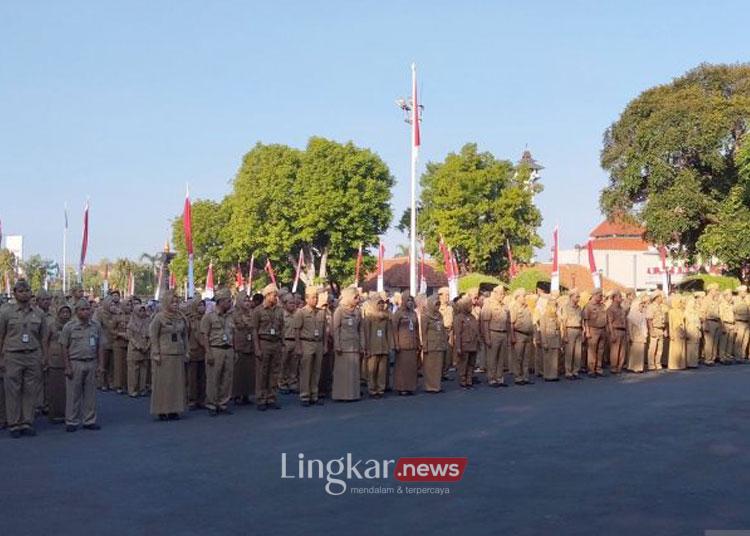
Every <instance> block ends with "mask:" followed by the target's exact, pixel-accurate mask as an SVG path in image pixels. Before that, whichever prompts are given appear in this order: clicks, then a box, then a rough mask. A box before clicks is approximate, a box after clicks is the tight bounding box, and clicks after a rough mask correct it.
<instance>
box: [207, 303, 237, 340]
mask: <svg viewBox="0 0 750 536" xmlns="http://www.w3.org/2000/svg"><path fill="white" fill-rule="evenodd" d="M201 333H202V334H203V336H204V337H205V338H206V342H207V343H208V345H209V346H216V347H219V348H229V347H234V321H233V320H232V316H231V315H230V314H229V312H226V313H224V314H223V315H222V314H219V313H218V312H217V311H215V310H214V311H211V312H210V313H206V314H204V315H203V318H202V319H201Z"/></svg>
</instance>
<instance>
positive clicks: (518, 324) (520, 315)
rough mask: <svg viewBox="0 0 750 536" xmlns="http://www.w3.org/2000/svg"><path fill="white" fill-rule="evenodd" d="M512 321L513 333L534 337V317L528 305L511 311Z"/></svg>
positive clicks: (519, 306)
mask: <svg viewBox="0 0 750 536" xmlns="http://www.w3.org/2000/svg"><path fill="white" fill-rule="evenodd" d="M510 321H511V323H512V324H513V331H514V332H516V333H520V334H521V335H522V336H528V337H532V336H533V335H534V315H533V313H532V312H531V309H529V307H528V306H527V305H516V306H515V307H513V308H512V309H511V310H510Z"/></svg>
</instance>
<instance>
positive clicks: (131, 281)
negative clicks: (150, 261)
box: [128, 272, 135, 296]
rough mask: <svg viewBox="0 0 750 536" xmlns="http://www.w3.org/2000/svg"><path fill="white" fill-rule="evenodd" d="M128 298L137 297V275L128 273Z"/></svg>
mask: <svg viewBox="0 0 750 536" xmlns="http://www.w3.org/2000/svg"><path fill="white" fill-rule="evenodd" d="M128 296H135V275H134V274H133V272H129V273H128Z"/></svg>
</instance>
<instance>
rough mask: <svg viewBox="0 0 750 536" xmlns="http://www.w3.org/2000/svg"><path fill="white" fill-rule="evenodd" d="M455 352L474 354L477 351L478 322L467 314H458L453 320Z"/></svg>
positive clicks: (471, 315)
mask: <svg viewBox="0 0 750 536" xmlns="http://www.w3.org/2000/svg"><path fill="white" fill-rule="evenodd" d="M453 331H454V333H455V335H456V351H458V352H476V351H477V350H478V349H479V321H478V320H477V318H476V317H475V316H474V315H473V314H471V313H469V314H467V313H459V314H457V315H456V316H455V318H454V319H453Z"/></svg>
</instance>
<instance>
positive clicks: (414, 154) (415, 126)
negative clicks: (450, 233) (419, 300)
mask: <svg viewBox="0 0 750 536" xmlns="http://www.w3.org/2000/svg"><path fill="white" fill-rule="evenodd" d="M411 133H412V135H411V219H410V222H409V225H410V227H411V231H410V239H411V240H410V242H411V244H410V246H409V291H410V293H411V295H412V296H416V295H417V158H418V156H419V155H418V148H419V144H420V139H419V137H420V136H419V103H418V101H417V65H416V64H415V63H412V64H411Z"/></svg>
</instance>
